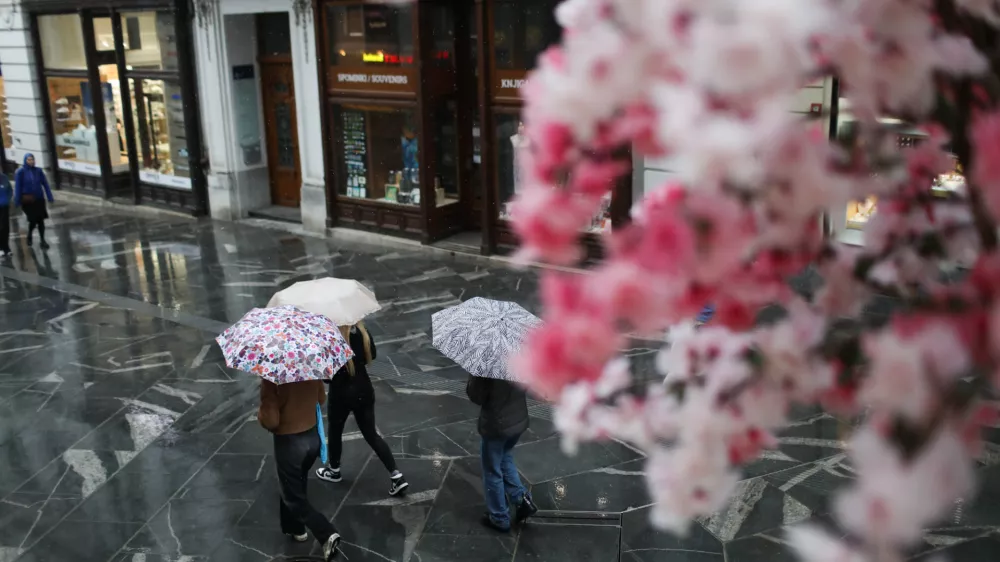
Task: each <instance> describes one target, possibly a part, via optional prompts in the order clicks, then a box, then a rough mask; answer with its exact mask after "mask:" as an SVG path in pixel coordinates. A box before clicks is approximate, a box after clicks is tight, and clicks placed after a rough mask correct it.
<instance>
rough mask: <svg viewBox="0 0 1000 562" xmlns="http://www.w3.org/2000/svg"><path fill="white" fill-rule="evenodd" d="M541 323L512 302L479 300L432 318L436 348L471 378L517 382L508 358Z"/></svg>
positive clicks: (446, 310) (471, 300)
mask: <svg viewBox="0 0 1000 562" xmlns="http://www.w3.org/2000/svg"><path fill="white" fill-rule="evenodd" d="M541 323H542V321H541V320H539V319H538V317H537V316H535V315H533V314H532V313H530V312H528V311H527V310H525V309H524V308H523V307H522V306H521V305H519V304H517V303H513V302H504V301H494V300H489V299H483V298H479V297H476V298H474V299H469V300H468V301H466V302H464V303H462V304H460V305H458V306H453V307H451V308H447V309H445V310H442V311H440V312H437V313H435V314H434V315H433V316H432V317H431V329H432V331H433V343H434V347H436V348H437V349H438V350H440V351H441V353H443V354H444V355H445V356H446V357H447V358H448V359H451V360H452V361H454V362H455V363H458V364H459V366H461V367H462V368H463V369H465V370H466V371H468V372H469V374H471V375H473V376H477V377H485V378H489V379H501V380H508V381H513V380H517V378H516V377H515V376H514V374H513V373H511V372H510V371H509V369H508V367H507V358H508V357H509V356H510V355H511V354H512V353H516V352H517V351H518V350H519V349H520V348H521V340H523V339H524V336H525V334H526V333H527V332H528V330H530V329H531V328H534V327H536V326H538V325H540V324H541Z"/></svg>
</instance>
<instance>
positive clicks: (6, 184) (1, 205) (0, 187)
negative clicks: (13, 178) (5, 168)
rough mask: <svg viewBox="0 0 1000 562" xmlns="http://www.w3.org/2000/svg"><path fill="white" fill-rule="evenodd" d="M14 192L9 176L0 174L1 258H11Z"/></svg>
mask: <svg viewBox="0 0 1000 562" xmlns="http://www.w3.org/2000/svg"><path fill="white" fill-rule="evenodd" d="M13 199H14V190H13V189H12V188H11V187H10V180H9V179H7V174H4V173H2V172H0V258H6V257H9V256H10V203H11V201H13Z"/></svg>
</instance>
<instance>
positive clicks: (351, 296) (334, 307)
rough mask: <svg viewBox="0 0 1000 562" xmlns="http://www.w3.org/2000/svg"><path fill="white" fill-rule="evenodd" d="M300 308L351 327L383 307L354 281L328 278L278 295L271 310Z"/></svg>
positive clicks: (272, 303)
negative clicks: (285, 307) (289, 307)
mask: <svg viewBox="0 0 1000 562" xmlns="http://www.w3.org/2000/svg"><path fill="white" fill-rule="evenodd" d="M287 305H291V306H296V307H298V308H301V309H302V310H305V311H307V312H312V313H313V314H322V315H323V316H326V317H327V318H329V319H330V320H333V322H334V323H335V324H337V325H338V326H351V325H353V324H357V323H358V322H360V321H361V320H363V319H364V318H365V316H368V315H369V314H371V313H373V312H377V311H378V310H380V309H381V308H382V307H381V306H379V304H378V299H376V298H375V293H372V292H371V290H369V289H368V287H365V286H364V285H362V284H361V283H359V282H357V281H355V280H353V279H337V278H335V277H325V278H323V279H314V280H312V281H303V282H301V283H296V284H294V285H292V286H291V287H289V288H287V289H285V290H284V291H280V292H278V293H275V294H274V296H273V297H271V301H270V302H268V303H267V306H268V308H271V307H275V306H287Z"/></svg>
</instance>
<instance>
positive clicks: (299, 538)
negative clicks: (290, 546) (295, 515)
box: [285, 533, 309, 542]
mask: <svg viewBox="0 0 1000 562" xmlns="http://www.w3.org/2000/svg"><path fill="white" fill-rule="evenodd" d="M285 536H286V537H288V538H290V539H292V540H293V541H295V542H306V541H307V540H309V533H301V534H295V533H285Z"/></svg>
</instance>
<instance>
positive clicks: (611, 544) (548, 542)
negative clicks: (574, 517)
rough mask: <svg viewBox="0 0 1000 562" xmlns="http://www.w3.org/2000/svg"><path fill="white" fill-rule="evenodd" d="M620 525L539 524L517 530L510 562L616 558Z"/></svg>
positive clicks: (564, 561) (609, 559)
mask: <svg viewBox="0 0 1000 562" xmlns="http://www.w3.org/2000/svg"><path fill="white" fill-rule="evenodd" d="M620 535H621V529H620V528H619V527H616V526H610V525H608V526H597V525H543V524H538V523H533V524H531V525H527V526H526V527H525V528H524V530H523V531H521V538H520V540H518V543H517V552H516V553H515V554H514V562H580V561H593V562H604V561H608V562H610V561H613V560H618V556H619V548H618V543H619V540H620Z"/></svg>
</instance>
